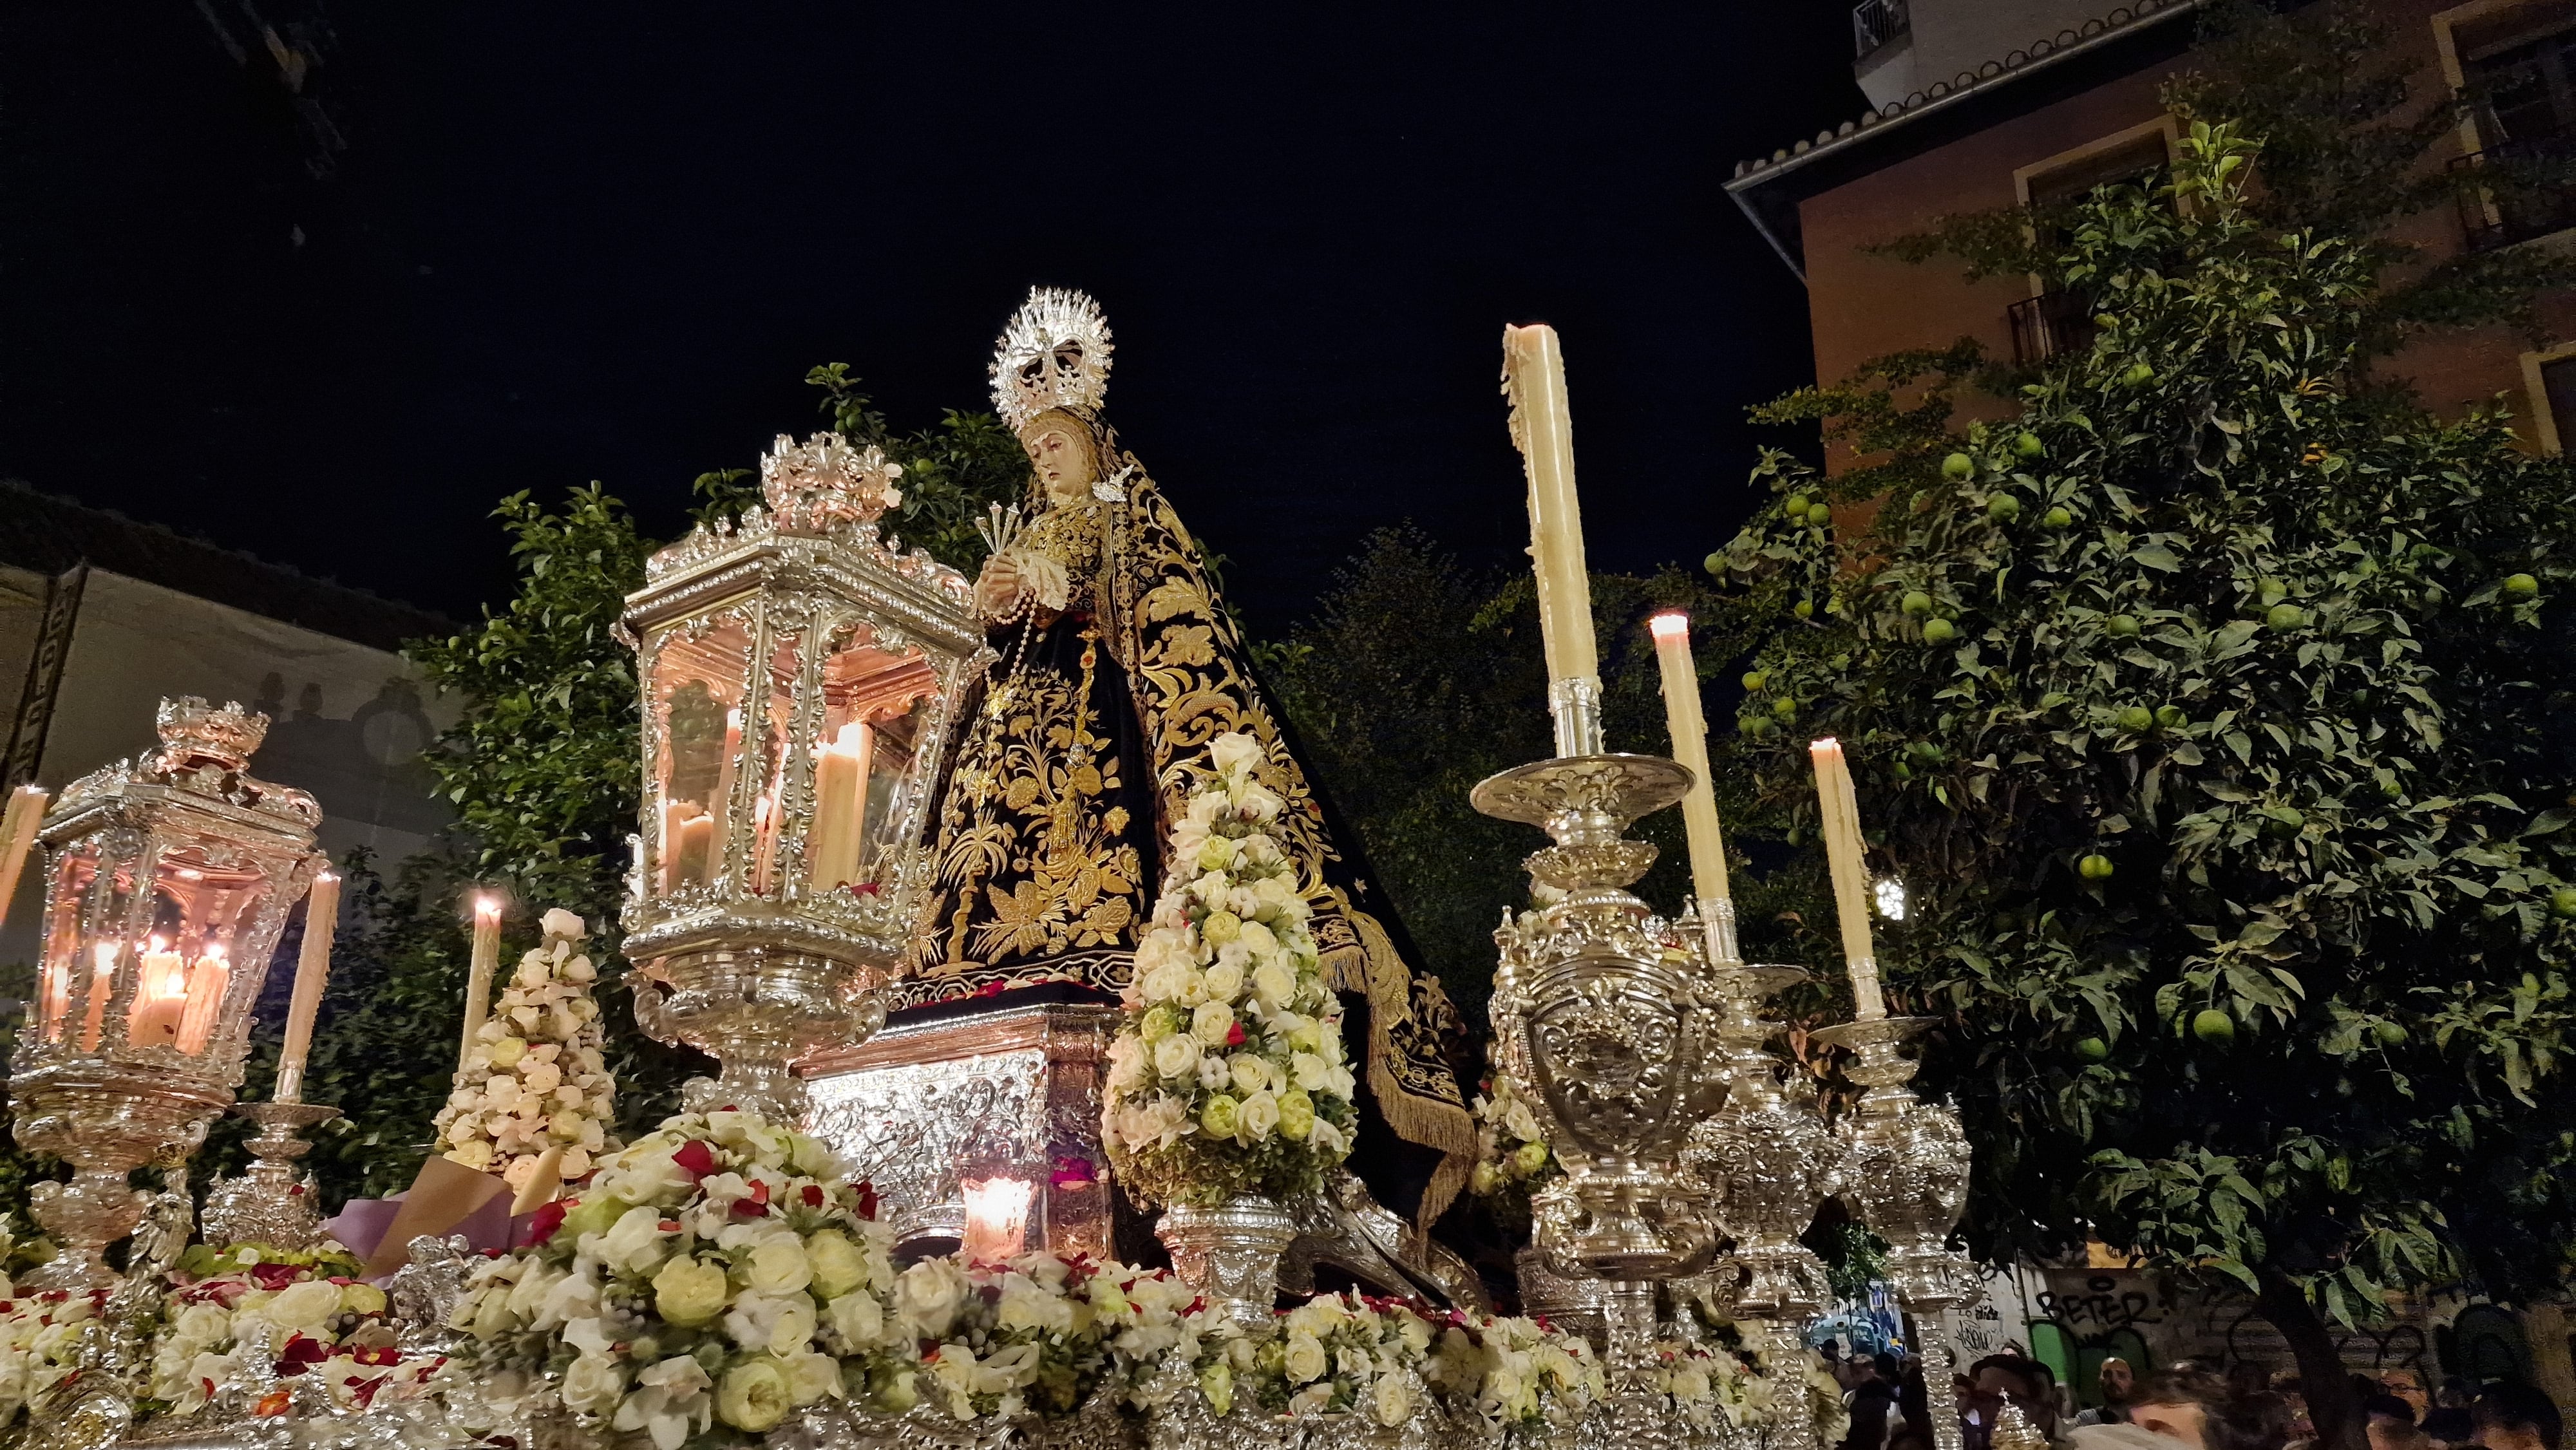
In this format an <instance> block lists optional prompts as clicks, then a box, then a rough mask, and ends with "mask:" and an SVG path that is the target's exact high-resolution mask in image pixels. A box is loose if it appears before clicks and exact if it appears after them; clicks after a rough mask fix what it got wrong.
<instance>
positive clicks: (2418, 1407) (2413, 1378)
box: [2379, 1365, 2433, 1425]
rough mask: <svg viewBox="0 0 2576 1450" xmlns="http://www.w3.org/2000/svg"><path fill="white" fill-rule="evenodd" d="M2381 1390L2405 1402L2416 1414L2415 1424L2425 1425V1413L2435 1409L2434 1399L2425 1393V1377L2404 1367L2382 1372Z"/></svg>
mask: <svg viewBox="0 0 2576 1450" xmlns="http://www.w3.org/2000/svg"><path fill="white" fill-rule="evenodd" d="M2379 1388H2380V1390H2381V1392H2382V1393H2385V1394H2390V1395H2394V1396H2396V1397H2397V1398H2398V1399H2401V1400H2404V1401H2405V1402H2406V1408H2408V1409H2409V1410H2412V1411H2414V1412H2415V1423H2416V1424H2418V1425H2421V1424H2423V1423H2424V1412H2425V1411H2426V1410H2429V1409H2431V1408H2433V1397H2432V1396H2431V1395H2429V1394H2426V1393H2425V1392H2424V1377H2423V1376H2422V1375H2419V1374H2417V1373H2416V1372H2415V1371H2413V1370H2411V1369H2407V1368H2405V1367H2404V1366H2402V1365H2401V1366H2399V1367H2398V1368H2396V1369H2385V1370H2381V1371H2380V1372H2379Z"/></svg>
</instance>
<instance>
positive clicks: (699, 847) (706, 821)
mask: <svg viewBox="0 0 2576 1450" xmlns="http://www.w3.org/2000/svg"><path fill="white" fill-rule="evenodd" d="M715 844H716V818H715V817H714V816H712V815H709V814H708V813H706V812H705V811H700V812H698V813H697V814H695V815H693V816H690V817H688V818H687V819H685V820H683V821H681V822H680V845H679V849H678V851H677V855H678V858H679V863H680V882H681V884H682V885H691V884H696V883H701V882H704V881H706V880H707V879H709V878H710V877H712V876H713V875H714V874H715V862H714V855H715Z"/></svg>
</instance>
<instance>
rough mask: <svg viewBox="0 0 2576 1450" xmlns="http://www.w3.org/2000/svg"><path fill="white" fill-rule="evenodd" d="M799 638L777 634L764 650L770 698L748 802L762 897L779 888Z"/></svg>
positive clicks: (801, 663) (800, 672)
mask: <svg viewBox="0 0 2576 1450" xmlns="http://www.w3.org/2000/svg"><path fill="white" fill-rule="evenodd" d="M803 643H804V636H803V635H801V634H785V635H781V636H780V637H779V639H778V641H777V643H776V645H775V646H774V647H773V648H771V650H770V652H769V668H768V670H767V671H765V672H764V678H765V680H766V683H767V685H768V689H769V698H768V699H767V700H766V701H764V702H763V704H762V707H761V715H760V759H759V760H758V761H757V762H756V763H755V764H756V768H757V769H758V770H759V772H760V775H759V780H758V782H757V784H756V785H755V787H754V791H755V793H754V794H753V796H752V802H751V889H752V892H753V894H754V895H758V896H767V895H769V894H771V893H772V892H774V891H776V890H777V889H778V861H779V855H778V838H779V834H780V832H782V831H783V830H785V829H786V821H785V812H784V811H783V809H782V808H781V804H780V803H781V802H782V801H784V800H785V798H786V787H787V762H788V759H789V757H790V756H791V754H792V753H793V752H792V751H791V750H790V749H789V748H788V741H789V739H790V738H791V735H792V733H793V731H794V729H795V722H796V685H797V682H798V680H800V679H801V678H803V676H804V673H805V660H804V652H803Z"/></svg>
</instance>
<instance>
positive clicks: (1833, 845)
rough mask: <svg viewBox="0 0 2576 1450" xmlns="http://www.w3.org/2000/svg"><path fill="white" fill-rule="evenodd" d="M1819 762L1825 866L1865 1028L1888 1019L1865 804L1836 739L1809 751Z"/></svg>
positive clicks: (1858, 1014)
mask: <svg viewBox="0 0 2576 1450" xmlns="http://www.w3.org/2000/svg"><path fill="white" fill-rule="evenodd" d="M1807 749H1808V753H1809V754H1810V755H1812V756H1813V757H1814V758H1815V762H1816V799H1817V801H1818V803H1819V805H1820V806H1821V807H1822V815H1823V818H1824V827H1825V860H1826V862H1827V863H1828V864H1829V865H1830V866H1831V867H1832V868H1833V875H1834V909H1835V912H1836V915H1837V917H1838V919H1839V920H1840V922H1841V924H1842V929H1843V962H1844V964H1845V965H1846V966H1848V967H1849V968H1850V970H1851V982H1852V1002H1853V1003H1854V1005H1855V1007H1856V1009H1857V1010H1855V1011H1854V1013H1853V1014H1852V1015H1853V1016H1855V1017H1857V1018H1859V1019H1860V1020H1861V1021H1863V1022H1875V1021H1877V1020H1878V1019H1880V1018H1881V1017H1884V1016H1886V1015H1887V1002H1886V1000H1885V999H1883V998H1882V997H1880V996H1879V992H1878V952H1877V949H1876V948H1875V947H1873V946H1872V945H1871V943H1870V933H1869V869H1868V867H1867V866H1866V865H1864V864H1863V854H1864V853H1863V848H1862V843H1861V834H1860V798H1859V797H1858V796H1857V795H1856V794H1854V793H1853V791H1852V778H1851V767H1850V766H1849V765H1847V764H1845V763H1844V761H1843V747H1842V742H1840V741H1838V740H1834V739H1831V738H1828V739H1824V740H1819V741H1816V742H1814V743H1813V744H1811V745H1809V746H1808V747H1807Z"/></svg>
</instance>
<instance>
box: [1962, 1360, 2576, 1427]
mask: <svg viewBox="0 0 2576 1450" xmlns="http://www.w3.org/2000/svg"><path fill="white" fill-rule="evenodd" d="M2056 1389H2057V1381H2056V1376H2054V1375H2052V1374H2050V1373H2049V1372H2048V1366H2046V1365H2044V1364H2041V1363H2040V1362H2039V1361H2037V1360H2035V1359H2024V1358H2023V1357H2021V1356H2020V1355H2017V1354H1990V1355H1987V1356H1986V1357H1985V1358H1984V1359H1981V1360H1978V1361H1977V1362H1976V1363H1975V1364H1972V1365H1970V1366H1968V1392H1969V1395H1970V1398H1971V1400H1972V1402H1973V1403H1974V1404H1975V1405H1976V1406H1977V1408H1979V1409H1980V1410H1983V1411H1984V1412H1985V1414H1984V1415H1983V1417H1982V1418H1983V1419H1984V1421H1985V1423H1987V1424H1989V1425H1991V1424H1993V1423H1994V1416H1995V1415H1997V1414H1999V1413H2001V1412H2002V1410H2003V1405H2004V1401H2006V1400H2010V1401H2012V1402H2013V1403H2014V1404H2015V1405H2018V1406H2020V1407H2021V1412H2022V1414H2023V1416H2024V1417H2025V1418H2027V1419H2028V1420H2029V1421H2030V1423H2031V1425H2032V1426H2033V1427H2034V1428H2036V1429H2037V1430H2038V1431H2039V1433H2041V1434H2043V1435H2046V1436H2048V1437H2049V1438H2050V1439H2052V1440H2053V1439H2055V1438H2057V1395H2056ZM2550 1450H2557V1447H2556V1446H2552V1447H2550Z"/></svg>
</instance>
